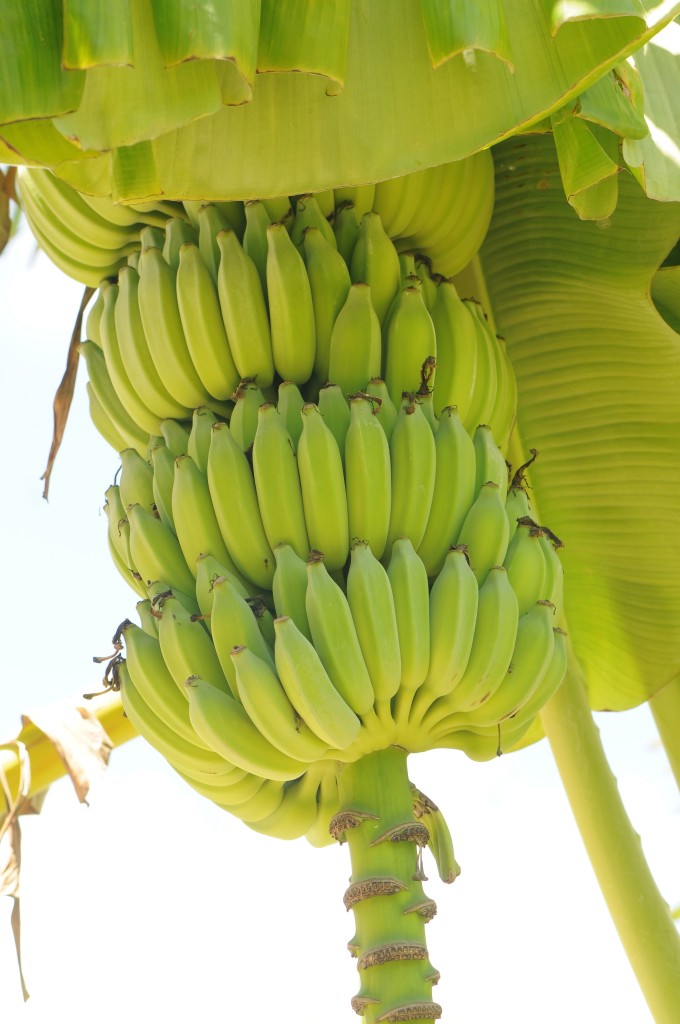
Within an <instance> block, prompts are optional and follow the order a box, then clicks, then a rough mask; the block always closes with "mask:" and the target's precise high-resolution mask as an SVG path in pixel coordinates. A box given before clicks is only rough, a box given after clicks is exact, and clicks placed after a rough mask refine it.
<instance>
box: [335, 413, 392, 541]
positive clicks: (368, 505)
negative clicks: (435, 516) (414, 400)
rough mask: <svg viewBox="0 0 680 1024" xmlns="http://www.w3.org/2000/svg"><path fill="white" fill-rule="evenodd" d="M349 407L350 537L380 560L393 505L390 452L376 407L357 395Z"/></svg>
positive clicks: (347, 476) (346, 471)
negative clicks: (362, 543)
mask: <svg viewBox="0 0 680 1024" xmlns="http://www.w3.org/2000/svg"><path fill="white" fill-rule="evenodd" d="M349 407H350V425H349V430H348V431H347V437H346V439H345V478H346V487H347V511H348V521H349V537H350V539H351V540H364V541H366V542H367V543H368V544H369V545H370V548H371V551H372V552H373V554H374V555H375V557H376V558H382V556H383V553H384V551H385V545H386V543H387V533H388V530H389V524H390V510H391V506H392V480H391V463H390V449H389V445H388V442H387V437H386V436H385V432H384V430H383V429H382V427H381V425H380V422H379V419H378V410H379V408H380V406H379V404H378V403H377V402H374V401H372V400H371V399H370V398H369V397H368V396H367V395H364V394H356V395H353V396H352V398H351V399H350V406H349Z"/></svg>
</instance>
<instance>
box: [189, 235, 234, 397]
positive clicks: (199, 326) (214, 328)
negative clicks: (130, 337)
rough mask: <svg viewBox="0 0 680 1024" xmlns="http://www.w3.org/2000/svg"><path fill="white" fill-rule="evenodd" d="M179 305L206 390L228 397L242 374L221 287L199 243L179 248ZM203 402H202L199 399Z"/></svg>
mask: <svg viewBox="0 0 680 1024" xmlns="http://www.w3.org/2000/svg"><path fill="white" fill-rule="evenodd" d="M176 287H177V307H178V309H179V315H180V319H181V323H182V328H183V330H184V337H185V340H186V345H187V348H188V350H189V355H190V357H191V360H192V362H193V365H194V367H195V369H196V373H197V375H198V378H199V380H200V382H201V384H202V386H203V388H204V389H205V391H206V392H207V393H208V394H209V395H212V396H213V397H214V398H218V399H221V400H226V399H228V398H229V396H230V395H231V393H232V392H233V391H234V389H235V388H236V387H237V386H238V382H239V380H240V374H239V372H238V370H237V369H236V366H235V364H234V359H233V356H232V353H231V349H230V347H229V342H228V340H227V335H226V331H225V329H224V321H223V319H222V311H221V308H220V301H219V298H218V295H217V288H216V286H215V282H214V281H213V279H212V277H211V275H210V271H209V270H208V268H207V267H206V265H205V263H204V262H203V259H202V257H201V254H200V252H199V249H198V246H197V245H192V244H186V245H183V246H182V247H181V249H180V250H179V264H178V267H177V279H176ZM199 404H201V403H199Z"/></svg>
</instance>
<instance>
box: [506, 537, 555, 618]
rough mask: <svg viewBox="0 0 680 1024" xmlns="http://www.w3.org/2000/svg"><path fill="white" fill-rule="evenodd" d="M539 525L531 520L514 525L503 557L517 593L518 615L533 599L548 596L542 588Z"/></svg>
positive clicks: (542, 565) (544, 567)
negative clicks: (514, 529)
mask: <svg viewBox="0 0 680 1024" xmlns="http://www.w3.org/2000/svg"><path fill="white" fill-rule="evenodd" d="M541 535H542V534H541V528H540V526H538V524H537V523H534V521H533V520H532V519H528V517H527V519H526V520H525V521H524V522H523V523H522V524H521V525H518V527H517V530H516V531H515V535H514V537H513V538H512V540H511V541H510V543H509V544H508V550H507V552H506V554H505V559H504V560H503V565H504V567H505V571H506V572H507V574H508V579H509V581H510V585H511V587H512V589H513V590H514V591H515V594H516V595H517V603H518V605H519V614H520V615H524V614H525V612H528V611H529V609H530V608H533V606H534V605H535V603H536V601H541V600H543V599H544V598H546V599H547V598H548V594H547V593H546V590H545V582H546V564H545V553H544V550H543V546H542V544H541Z"/></svg>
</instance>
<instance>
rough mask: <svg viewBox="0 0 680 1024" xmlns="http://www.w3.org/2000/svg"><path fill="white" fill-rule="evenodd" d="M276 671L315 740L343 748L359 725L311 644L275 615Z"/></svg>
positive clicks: (295, 628) (354, 734)
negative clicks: (314, 735)
mask: <svg viewBox="0 0 680 1024" xmlns="http://www.w3.org/2000/svg"><path fill="white" fill-rule="evenodd" d="M274 627H275V629H276V647H275V650H274V654H275V658H276V670H277V672H278V676H279V679H280V680H281V682H282V684H283V688H284V690H285V691H286V694H287V695H288V699H289V700H290V702H291V704H292V705H293V707H294V708H295V710H296V711H297V713H298V714H299V715H300V717H301V718H302V720H303V721H304V722H306V723H307V725H308V726H309V728H310V729H311V730H312V732H313V733H315V734H316V735H317V736H318V737H319V739H321V740H323V741H324V742H325V743H327V744H328V745H329V746H330V747H333V748H337V749H338V750H344V749H345V747H348V746H349V745H350V743H352V742H353V741H354V740H355V739H356V737H357V735H358V733H359V729H360V728H361V722H360V721H359V719H358V718H357V717H356V715H355V714H354V712H353V711H352V709H351V708H350V707H349V705H348V704H347V703H346V701H345V700H344V699H343V698H342V697H341V696H340V694H339V693H338V691H337V690H336V689H335V687H334V686H333V683H332V682H331V679H330V677H329V676H328V674H327V672H326V670H325V669H324V667H323V665H322V663H321V659H320V658H319V655H318V654H317V652H316V650H315V649H314V647H313V646H312V644H311V643H310V642H309V640H307V638H306V637H305V636H303V634H302V633H301V632H300V631H299V630H298V628H297V626H296V625H295V623H294V622H293V620H292V619H289V618H287V617H283V618H278V619H276V620H275V621H274Z"/></svg>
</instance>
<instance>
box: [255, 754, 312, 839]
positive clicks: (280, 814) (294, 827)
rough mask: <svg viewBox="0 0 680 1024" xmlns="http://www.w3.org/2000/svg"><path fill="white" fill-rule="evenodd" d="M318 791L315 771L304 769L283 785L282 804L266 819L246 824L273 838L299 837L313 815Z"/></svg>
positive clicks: (307, 827) (310, 821)
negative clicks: (297, 776)
mask: <svg viewBox="0 0 680 1024" xmlns="http://www.w3.org/2000/svg"><path fill="white" fill-rule="evenodd" d="M318 791H319V775H318V773H317V772H316V771H314V770H313V769H311V770H308V771H306V772H305V774H304V775H302V776H301V777H300V778H299V779H293V781H292V782H288V783H286V784H285V787H284V791H283V798H282V800H281V803H280V804H279V806H278V807H277V809H276V810H275V811H274V812H273V813H272V814H270V815H269V817H268V818H263V819H262V820H261V821H257V822H253V823H250V822H248V827H249V828H251V829H252V830H253V831H254V832H261V833H262V834H264V835H267V836H273V837H275V838H276V839H299V838H300V837H301V836H304V834H305V833H306V832H308V831H309V829H310V828H311V827H312V825H313V823H314V820H315V818H316V814H317V794H318Z"/></svg>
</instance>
